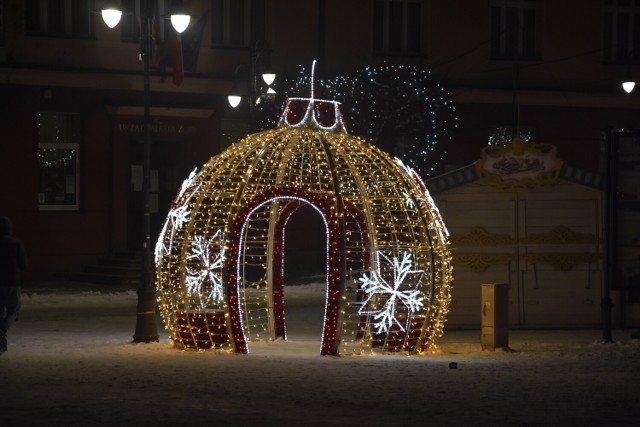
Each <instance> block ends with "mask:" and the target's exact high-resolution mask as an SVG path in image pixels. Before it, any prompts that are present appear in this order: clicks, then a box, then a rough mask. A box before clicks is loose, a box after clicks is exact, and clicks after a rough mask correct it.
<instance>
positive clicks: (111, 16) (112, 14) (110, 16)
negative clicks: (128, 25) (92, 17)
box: [102, 9, 122, 28]
mask: <svg viewBox="0 0 640 427" xmlns="http://www.w3.org/2000/svg"><path fill="white" fill-rule="evenodd" d="M120 18H122V11H121V10H117V9H103V10H102V20H103V21H104V23H105V24H107V27H109V28H114V27H115V26H116V25H118V23H119V22H120Z"/></svg>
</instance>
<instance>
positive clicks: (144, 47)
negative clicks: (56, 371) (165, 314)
mask: <svg viewBox="0 0 640 427" xmlns="http://www.w3.org/2000/svg"><path fill="white" fill-rule="evenodd" d="M141 14H142V17H141V19H140V21H141V22H140V23H141V32H142V34H141V37H142V43H141V54H142V59H143V63H144V141H143V144H144V161H143V165H142V168H143V182H142V191H143V199H144V230H143V231H144V241H143V243H142V247H143V254H144V255H143V257H144V259H143V261H142V283H141V285H140V288H139V289H138V308H137V313H136V330H135V333H134V335H133V341H134V342H151V341H158V339H159V336H158V329H157V326H156V320H155V289H154V286H153V283H154V280H153V259H152V253H151V206H150V196H151V181H150V179H151V111H150V110H151V89H150V82H149V80H150V79H149V54H150V52H151V25H150V21H151V9H150V7H149V0H145V1H143V2H142V8H141Z"/></svg>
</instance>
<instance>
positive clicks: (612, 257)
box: [600, 129, 618, 342]
mask: <svg viewBox="0 0 640 427" xmlns="http://www.w3.org/2000/svg"><path fill="white" fill-rule="evenodd" d="M605 144H606V145H605V155H606V159H607V185H606V191H605V199H606V200H605V212H604V224H605V227H606V230H605V251H606V255H605V277H604V283H603V288H602V301H601V303H600V307H601V308H602V341H603V342H613V337H612V334H611V309H612V308H613V303H612V302H611V285H612V284H613V283H614V282H615V277H616V273H615V272H616V267H617V266H616V264H617V263H616V232H617V230H616V186H617V184H616V181H617V176H616V174H617V170H616V169H617V168H616V165H617V161H618V160H617V156H618V136H617V135H616V131H615V130H613V129H608V131H607V135H606V141H605Z"/></svg>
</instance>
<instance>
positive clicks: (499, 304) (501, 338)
mask: <svg viewBox="0 0 640 427" xmlns="http://www.w3.org/2000/svg"><path fill="white" fill-rule="evenodd" d="M508 289H509V288H508V285H507V284H506V283H499V284H496V283H492V284H483V285H482V297H481V299H482V306H481V323H480V325H481V338H480V344H481V345H482V349H483V350H495V349H496V348H501V347H502V348H508V347H509V298H508V295H509V294H508Z"/></svg>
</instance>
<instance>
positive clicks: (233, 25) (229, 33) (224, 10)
mask: <svg viewBox="0 0 640 427" xmlns="http://www.w3.org/2000/svg"><path fill="white" fill-rule="evenodd" d="M211 9H212V14H211V19H212V20H213V22H212V26H211V37H212V40H211V41H212V43H213V45H214V46H229V47H250V46H253V45H254V44H255V43H257V42H258V41H260V40H264V14H265V6H264V0H212V2H211Z"/></svg>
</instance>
